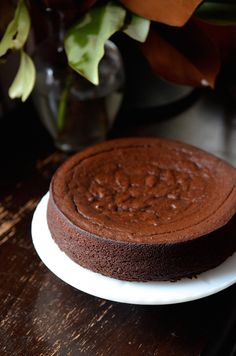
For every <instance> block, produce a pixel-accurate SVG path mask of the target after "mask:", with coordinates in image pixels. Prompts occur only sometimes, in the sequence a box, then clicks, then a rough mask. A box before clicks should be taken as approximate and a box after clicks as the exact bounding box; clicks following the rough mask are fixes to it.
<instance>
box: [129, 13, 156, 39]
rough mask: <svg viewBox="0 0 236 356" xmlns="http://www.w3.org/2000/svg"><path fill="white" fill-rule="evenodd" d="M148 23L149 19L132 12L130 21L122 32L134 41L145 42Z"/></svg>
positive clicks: (148, 27)
mask: <svg viewBox="0 0 236 356" xmlns="http://www.w3.org/2000/svg"><path fill="white" fill-rule="evenodd" d="M150 23H151V21H150V20H148V19H145V18H144V17H141V16H137V15H135V14H132V15H131V21H130V23H129V24H128V26H127V27H126V28H125V29H124V30H123V32H124V33H126V34H127V35H128V36H129V37H131V38H133V39H134V40H136V41H139V42H145V41H146V38H147V35H148V32H149V29H150Z"/></svg>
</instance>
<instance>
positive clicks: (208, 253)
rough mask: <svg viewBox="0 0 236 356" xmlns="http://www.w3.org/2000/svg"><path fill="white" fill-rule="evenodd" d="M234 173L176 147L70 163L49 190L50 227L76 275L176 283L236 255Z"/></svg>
mask: <svg viewBox="0 0 236 356" xmlns="http://www.w3.org/2000/svg"><path fill="white" fill-rule="evenodd" d="M235 183H236V173H235V169H234V168H233V167H231V166H230V165H228V164H227V163H225V162H224V161H222V160H220V159H218V158H216V157H214V156H212V155H210V154H208V153H206V152H204V151H202V150H200V149H197V148H195V147H192V146H190V145H186V144H183V143H180V142H176V141H172V140H165V139H156V138H155V139H152V138H127V139H119V140H111V141H107V142H105V143H102V144H98V145H95V146H93V147H91V148H89V149H86V150H84V151H83V152H80V153H78V154H76V155H74V156H73V157H71V158H70V159H69V160H67V161H66V162H65V163H64V164H63V165H62V166H61V167H60V168H59V169H58V170H57V172H56V174H55V175H54V177H53V179H52V182H51V186H50V198H49V204H48V225H49V229H50V231H51V234H52V237H53V239H54V240H55V241H56V243H57V244H58V245H59V247H60V248H61V249H62V250H63V251H64V252H65V253H66V254H67V255H68V256H69V257H70V258H72V259H73V260H74V261H75V262H77V263H79V264H80V265H81V266H83V267H86V268H89V269H91V270H92V271H95V272H100V273H102V274H104V275H107V276H110V277H114V278H118V279H124V280H139V281H147V280H176V279H179V278H182V277H191V276H194V275H197V274H198V273H200V272H203V271H205V270H208V269H210V268H212V267H215V266H217V265H218V264H220V263H221V262H222V261H223V260H225V259H226V258H227V257H228V256H229V255H231V254H232V253H233V252H234V251H235V250H236V237H235V211H236V187H235V185H236V184H235Z"/></svg>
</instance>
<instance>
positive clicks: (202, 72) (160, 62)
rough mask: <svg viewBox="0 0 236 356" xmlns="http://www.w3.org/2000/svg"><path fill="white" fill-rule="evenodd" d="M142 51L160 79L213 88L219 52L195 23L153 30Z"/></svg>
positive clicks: (217, 70)
mask: <svg viewBox="0 0 236 356" xmlns="http://www.w3.org/2000/svg"><path fill="white" fill-rule="evenodd" d="M141 50H142V52H143V54H144V56H145V57H146V59H147V60H148V62H149V64H150V66H151V68H152V69H153V71H154V72H155V73H157V74H159V75H160V76H161V77H163V78H165V79H167V80H169V81H171V82H174V83H177V84H183V85H190V86H200V85H209V86H211V87H212V88H213V87H214V84H215V80H216V77H217V74H218V72H219V69H220V64H221V63H220V57H219V52H218V50H217V47H216V46H215V45H214V43H213V42H212V41H211V39H210V38H209V37H208V36H207V34H206V33H205V32H204V31H203V29H201V28H200V27H199V26H198V24H197V23H196V22H195V21H194V20H192V21H189V22H188V23H187V24H186V25H185V26H184V27H182V28H171V27H169V26H165V25H161V26H158V29H157V28H155V29H154V28H152V29H151V31H150V33H149V36H148V38H147V41H146V42H145V43H143V44H142V45H141Z"/></svg>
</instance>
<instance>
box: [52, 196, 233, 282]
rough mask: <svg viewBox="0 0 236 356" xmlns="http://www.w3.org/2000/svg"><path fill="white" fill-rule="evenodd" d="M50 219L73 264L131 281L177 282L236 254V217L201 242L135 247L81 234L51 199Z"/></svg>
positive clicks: (55, 237) (139, 245)
mask: <svg viewBox="0 0 236 356" xmlns="http://www.w3.org/2000/svg"><path fill="white" fill-rule="evenodd" d="M47 219H48V225H49V229H50V231H51V235H52V238H53V239H54V240H55V242H56V243H57V245H58V246H59V247H60V249H61V250H62V251H64V252H65V253H66V255H68V256H69V257H70V258H71V259H72V260H74V261H75V262H76V263H78V264H79V265H81V266H82V267H85V268H88V269H90V270H92V271H94V272H98V273H101V274H103V275H106V276H108V277H112V278H117V279H121V280H127V281H170V280H171V281H175V280H178V279H180V278H184V277H194V276H196V275H197V274H199V273H201V272H204V271H207V270H209V269H211V268H213V267H216V266H218V265H219V264H220V263H222V262H223V261H224V260H225V259H226V258H227V257H228V256H230V255H232V254H233V253H234V252H235V250H236V238H235V229H236V217H233V218H232V219H231V220H230V221H229V222H228V223H227V224H226V225H225V226H223V227H221V228H220V229H218V230H217V231H214V232H212V233H210V234H208V235H205V236H202V237H199V238H198V239H194V240H190V241H184V242H180V243H170V244H162V243H160V244H155V245H153V244H151V245H150V244H145V243H143V244H135V243H130V242H124V241H117V240H111V239H107V238H101V237H100V236H96V235H94V234H91V233H88V232H86V231H83V230H81V229H80V228H79V227H78V226H75V225H74V224H73V223H72V222H71V221H69V220H68V219H67V217H65V215H63V214H62V213H61V211H60V210H58V208H57V206H56V205H55V202H54V201H53V197H52V195H50V198H49V203H48V210H47Z"/></svg>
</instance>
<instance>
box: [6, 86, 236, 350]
mask: <svg viewBox="0 0 236 356" xmlns="http://www.w3.org/2000/svg"><path fill="white" fill-rule="evenodd" d="M226 109H227V110H226ZM148 115H149V114H147V121H146V122H145V120H144V121H142V120H141V121H139V122H138V123H136V124H135V117H132V115H131V116H129V118H126V119H125V120H123V121H122V119H121V120H118V121H117V124H116V125H115V127H114V129H113V130H112V131H111V133H110V137H115V136H129V135H160V136H167V137H175V138H177V139H182V140H183V141H186V142H190V143H192V144H195V145H197V146H200V147H203V148H204V149H207V150H209V151H210V152H213V153H215V154H217V155H219V156H221V157H223V158H225V159H227V160H229V161H231V162H232V163H233V164H236V121H235V117H236V116H234V107H233V106H232V107H231V106H229V105H228V104H227V105H226V103H225V102H222V101H221V100H219V97H218V96H217V95H216V94H210V95H209V94H208V93H207V94H206V95H203V97H202V96H201V97H200V98H199V99H198V100H197V101H195V102H194V104H193V105H192V106H191V107H189V108H188V109H187V110H186V111H184V112H183V113H182V114H179V115H177V116H175V117H172V118H169V119H166V120H161V118H160V119H158V118H157V120H156V122H154V121H152V120H149V119H150V118H151V115H150V116H148ZM0 126H1V129H0V146H1V150H0V152H1V153H0V155H1V161H0V162H1V163H0V164H1V177H0V197H1V200H0V216H1V223H0V276H1V278H0V298H1V299H0V300H1V303H0V355H10V356H12V355H17V356H21V355H29V356H31V355H32V356H37V355H43V356H47V355H88V356H93V355H100V356H101V355H105V356H106V355H112V356H113V355H114V356H115V355H117V356H123V355H124V356H125V355H130V356H135V355H145V356H147V355H158V356H159V355H160V356H171V355H176V356H177V355H181V356H182V355H183V356H188V355H189V356H190V355H191V356H193V355H199V354H200V352H201V351H202V350H203V349H204V347H205V345H206V343H207V342H208V340H209V338H210V337H211V333H212V331H214V330H215V329H216V330H218V329H220V326H221V325H224V324H223V323H224V320H225V319H226V318H227V315H228V313H229V312H230V310H231V308H232V306H233V304H234V303H235V299H236V285H234V286H232V287H230V288H228V289H227V290H224V291H221V292H220V293H218V294H216V295H213V296H210V297H207V298H203V299H200V300H196V301H192V302H187V303H183V304H176V305H165V306H158V305H157V306H139V305H129V304H121V303H116V302H111V301H108V300H103V299H99V298H96V297H93V296H90V295H87V294H85V293H83V292H80V291H79V290H76V289H74V288H73V287H71V286H69V285H67V284H65V283H64V282H62V281H61V280H59V279H58V278H57V277H56V276H55V275H53V274H52V273H51V272H50V271H49V270H48V269H47V268H46V267H45V266H44V264H43V263H42V262H41V261H40V259H39V257H38V256H37V254H36V252H35V250H34V247H33V244H32V240H31V232H30V228H31V219H32V215H33V212H34V210H35V207H36V205H37V203H38V202H39V200H40V198H41V197H42V196H43V195H44V194H45V192H47V190H48V187H49V182H50V179H51V177H52V174H53V172H54V171H55V169H56V168H57V167H58V165H59V164H60V163H61V162H62V161H63V160H64V159H65V158H66V155H65V154H63V153H61V152H59V151H57V150H56V149H55V148H54V146H53V142H52V140H51V138H50V137H49V136H48V134H47V132H46V131H45V129H44V128H43V127H42V125H41V124H40V122H39V120H38V118H37V115H36V113H35V112H34V109H33V108H32V104H31V103H28V104H24V105H21V106H19V107H18V108H17V110H16V111H14V112H12V113H10V114H8V115H6V117H5V118H4V119H3V120H1V121H0ZM222 355H227V354H222Z"/></svg>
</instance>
